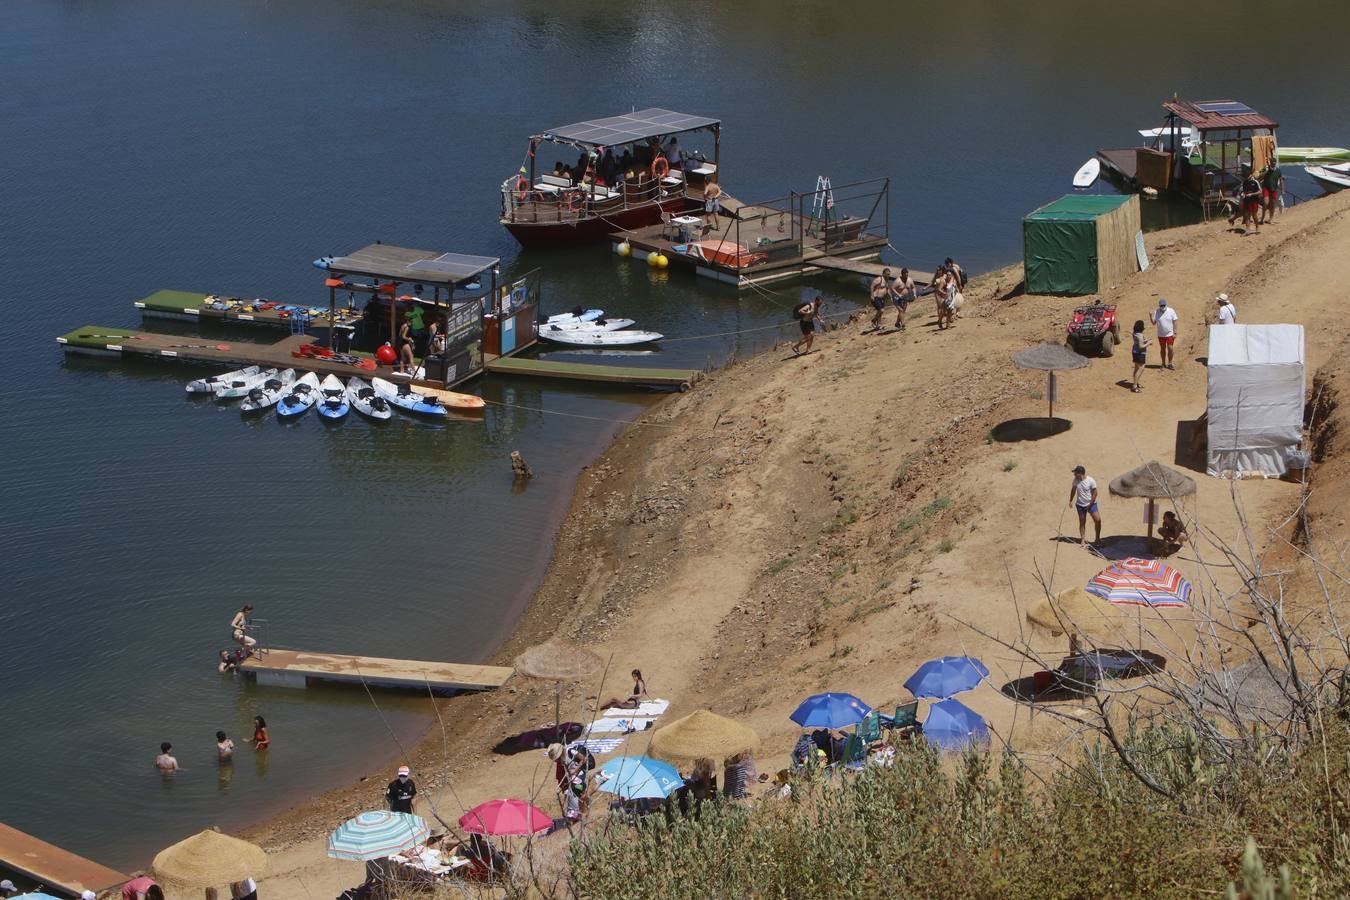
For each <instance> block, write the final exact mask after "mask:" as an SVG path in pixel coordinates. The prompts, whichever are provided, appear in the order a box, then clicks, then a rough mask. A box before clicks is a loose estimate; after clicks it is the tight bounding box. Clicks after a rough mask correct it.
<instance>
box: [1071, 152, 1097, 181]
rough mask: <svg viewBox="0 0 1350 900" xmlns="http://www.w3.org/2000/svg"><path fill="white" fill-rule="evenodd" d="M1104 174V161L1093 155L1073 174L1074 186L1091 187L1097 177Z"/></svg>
mask: <svg viewBox="0 0 1350 900" xmlns="http://www.w3.org/2000/svg"><path fill="white" fill-rule="evenodd" d="M1101 174H1102V163H1101V160H1099V159H1097V157H1095V156H1094V157H1092V159H1089V160H1088V161H1087V162H1085V163H1083V167H1082V168H1081V169H1079V170H1078V171H1077V172H1075V173H1074V175H1073V186H1074V187H1076V188H1089V187H1092V183H1093V182H1094V181H1096V180H1097V177H1098V176H1099V175H1101Z"/></svg>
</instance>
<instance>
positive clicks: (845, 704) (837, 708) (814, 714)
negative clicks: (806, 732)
mask: <svg viewBox="0 0 1350 900" xmlns="http://www.w3.org/2000/svg"><path fill="white" fill-rule="evenodd" d="M871 711H872V707H870V706H868V705H867V704H866V703H864V702H862V701H861V700H859V699H858V698H857V697H855V696H853V695H852V694H836V693H826V694H815V695H814V696H811V697H807V698H806V699H805V700H803V701H802V703H801V705H800V706H798V707H797V708H796V709H794V710H793V711H792V715H791V716H789V718H790V719H792V721H794V722H796V723H797V724H798V725H800V726H802V727H803V728H847V727H849V726H850V725H857V724H858V723H859V722H861V721H862V720H863V719H865V718H867V714H868V713H870V712H871Z"/></svg>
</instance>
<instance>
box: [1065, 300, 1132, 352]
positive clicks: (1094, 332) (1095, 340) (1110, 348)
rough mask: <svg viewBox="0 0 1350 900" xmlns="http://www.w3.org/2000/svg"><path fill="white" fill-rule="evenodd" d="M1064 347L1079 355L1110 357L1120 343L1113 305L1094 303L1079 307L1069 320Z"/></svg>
mask: <svg viewBox="0 0 1350 900" xmlns="http://www.w3.org/2000/svg"><path fill="white" fill-rule="evenodd" d="M1066 330H1067V331H1068V337H1066V338H1065V339H1064V343H1065V345H1066V346H1068V347H1070V348H1072V349H1074V350H1077V351H1078V352H1079V353H1097V352H1100V353H1101V355H1102V356H1110V355H1111V354H1112V353H1113V352H1114V351H1115V348H1116V346H1117V345H1118V344H1119V343H1120V322H1118V321H1117V320H1116V306H1115V304H1114V303H1111V304H1101V303H1096V304H1093V305H1092V306H1079V307H1077V308H1076V309H1074V311H1073V318H1071V319H1070V320H1069V324H1068V327H1067V329H1066Z"/></svg>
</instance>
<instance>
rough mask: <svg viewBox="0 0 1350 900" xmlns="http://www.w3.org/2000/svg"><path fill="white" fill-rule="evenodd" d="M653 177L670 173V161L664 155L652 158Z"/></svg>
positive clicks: (661, 176) (657, 177) (662, 176)
mask: <svg viewBox="0 0 1350 900" xmlns="http://www.w3.org/2000/svg"><path fill="white" fill-rule="evenodd" d="M651 172H652V177H653V178H656V179H661V178H665V177H666V176H667V175H669V174H670V161H669V160H668V159H666V158H665V157H664V156H658V157H657V158H656V159H654V160H652V169H651Z"/></svg>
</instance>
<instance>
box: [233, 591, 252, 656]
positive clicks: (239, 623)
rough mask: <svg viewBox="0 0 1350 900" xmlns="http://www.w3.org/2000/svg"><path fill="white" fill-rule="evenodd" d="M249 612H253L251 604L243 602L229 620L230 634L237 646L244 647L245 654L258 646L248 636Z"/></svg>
mask: <svg viewBox="0 0 1350 900" xmlns="http://www.w3.org/2000/svg"><path fill="white" fill-rule="evenodd" d="M251 612H253V604H252V603H245V604H244V605H243V607H241V608H240V610H239V612H237V613H235V614H234V618H233V619H231V620H230V636H231V637H233V638H234V640H235V642H236V643H237V644H239V646H241V647H243V648H244V655H245V656H248V655H249V654H250V653H252V652H253V648H254V647H256V646H258V642H257V641H255V640H254V639H253V638H251V637H249V636H248V629H249V624H248V616H249V613H251Z"/></svg>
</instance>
